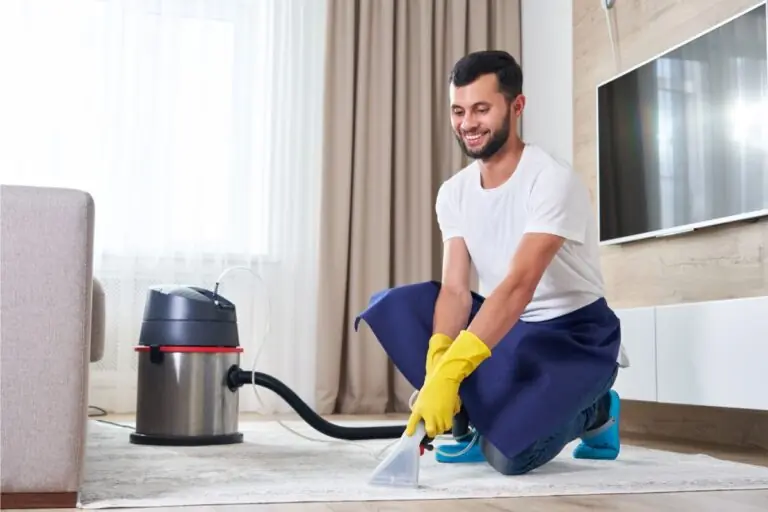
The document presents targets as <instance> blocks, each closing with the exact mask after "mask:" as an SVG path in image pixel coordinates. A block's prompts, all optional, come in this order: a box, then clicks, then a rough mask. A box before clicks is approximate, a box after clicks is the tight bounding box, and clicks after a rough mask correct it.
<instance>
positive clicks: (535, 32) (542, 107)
mask: <svg viewBox="0 0 768 512" xmlns="http://www.w3.org/2000/svg"><path fill="white" fill-rule="evenodd" d="M595 1H597V0H595ZM571 2H572V0H522V5H521V11H522V14H521V19H522V25H523V31H522V32H523V42H522V48H523V55H522V67H523V93H524V94H525V96H526V98H527V105H526V108H525V112H524V114H523V127H522V135H523V139H524V140H525V141H526V142H530V143H534V144H537V145H539V146H541V147H542V148H544V149H545V150H547V151H550V152H551V153H553V154H554V155H555V156H557V157H559V158H561V159H563V160H565V161H567V162H568V163H573V58H572V57H573V6H572V4H571Z"/></svg>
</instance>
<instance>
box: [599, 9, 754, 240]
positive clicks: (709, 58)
mask: <svg viewBox="0 0 768 512" xmlns="http://www.w3.org/2000/svg"><path fill="white" fill-rule="evenodd" d="M767 54H768V51H767V43H766V6H765V3H762V4H761V5H759V6H757V7H754V8H752V9H750V10H748V11H746V12H744V13H741V14H739V15H738V16H736V17H734V18H731V19H729V20H727V21H726V22H725V23H723V24H721V25H719V26H717V27H715V28H713V29H711V30H709V31H707V32H705V33H703V34H700V35H699V36H697V37H695V38H694V39H692V40H689V41H687V42H685V43H683V44H681V45H680V46H678V47H676V48H674V49H672V50H670V51H668V52H666V53H664V54H663V55H661V56H658V57H656V58H654V59H652V60H650V61H648V62H645V63H643V64H642V65H640V66H638V67H636V68H633V69H631V70H630V71H627V72H625V73H623V74H622V75H620V76H618V77H616V78H613V79H611V80H609V81H607V82H605V83H603V84H601V85H599V86H598V88H597V125H598V126H597V130H598V142H597V151H598V154H597V161H598V185H597V186H598V194H597V195H598V202H599V203H598V209H599V224H600V239H601V242H602V243H603V244H608V243H618V242H625V241H630V240H637V239H642V238H649V237H654V236H662V235H667V234H674V233H679V232H683V231H688V230H691V229H694V228H697V227H704V226H710V225H714V224H720V223H724V222H728V221H733V220H740V219H746V218H753V217H757V216H760V215H766V214H768V64H767V63H766V59H767V57H766V55H767Z"/></svg>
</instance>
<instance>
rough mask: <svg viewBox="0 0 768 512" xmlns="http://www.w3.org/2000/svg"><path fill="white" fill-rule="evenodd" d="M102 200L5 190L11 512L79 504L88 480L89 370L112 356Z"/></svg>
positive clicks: (0, 481) (3, 300)
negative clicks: (100, 267)
mask: <svg viewBox="0 0 768 512" xmlns="http://www.w3.org/2000/svg"><path fill="white" fill-rule="evenodd" d="M94 219H95V210H94V202H93V198H92V197H91V196H90V194H88V193H87V192H83V191H79V190H69V189H61V188H45V187H24V186H0V364H1V365H2V366H1V367H0V389H2V401H1V402H0V427H1V428H2V431H1V432H0V442H1V443H2V444H1V446H0V449H2V452H0V454H2V455H0V486H1V489H2V497H1V499H2V501H1V502H0V503H1V504H2V508H4V509H8V508H62V507H74V506H75V505H76V503H77V492H78V490H79V487H80V484H81V481H82V478H83V460H84V452H85V439H86V427H87V419H88V376H89V364H90V363H91V362H94V361H98V360H99V359H100V358H101V357H102V354H103V350H104V300H105V298H104V293H103V290H102V289H101V286H100V284H99V282H98V281H95V280H94V278H93V233H94V222H95V220H94Z"/></svg>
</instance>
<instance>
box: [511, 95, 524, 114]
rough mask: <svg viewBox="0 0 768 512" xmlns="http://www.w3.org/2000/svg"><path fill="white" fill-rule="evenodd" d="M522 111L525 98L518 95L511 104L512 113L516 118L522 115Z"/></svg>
mask: <svg viewBox="0 0 768 512" xmlns="http://www.w3.org/2000/svg"><path fill="white" fill-rule="evenodd" d="M523 110H525V96H523V95H522V94H520V95H518V97H517V98H515V101H514V102H513V103H512V111H513V112H514V114H515V115H516V116H517V117H520V116H521V115H522V114H523Z"/></svg>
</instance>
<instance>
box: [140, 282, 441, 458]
mask: <svg viewBox="0 0 768 512" xmlns="http://www.w3.org/2000/svg"><path fill="white" fill-rule="evenodd" d="M135 351H136V352H137V355H138V383H137V386H138V389H137V409H136V429H135V431H134V432H132V433H131V434H130V441H131V443H133V444H142V445H166V446H168V445H175V446H200V445H215V444H218V445H221V444H232V443H240V442H242V441H243V434H242V433H241V432H240V431H239V430H238V416H239V406H238V395H237V391H238V389H239V388H240V387H241V386H244V385H256V386H261V387H264V388H267V389H269V390H271V391H273V392H275V393H276V394H277V395H279V396H280V397H281V398H282V399H283V400H285V401H286V402H287V403H288V404H289V405H290V406H291V407H292V408H293V409H294V410H295V411H296V412H297V413H298V415H299V416H300V417H301V418H302V419H303V420H304V421H305V422H307V423H308V424H309V425H310V426H311V427H313V428H314V429H315V430H317V431H319V432H320V433H322V434H325V435H327V436H329V437H332V438H337V439H345V440H370V439H396V438H400V437H402V436H403V434H404V431H405V425H394V426H365V427H348V426H340V425H336V424H334V423H331V422H328V421H326V420H325V419H324V418H322V417H321V416H319V415H318V414H317V413H316V412H315V411H313V410H312V409H311V408H310V407H309V405H307V404H306V402H304V401H303V400H302V399H301V398H300V397H299V396H298V395H297V394H296V393H295V392H293V390H291V389H290V388H289V387H288V386H287V385H285V384H284V383H283V382H281V381H280V380H278V379H277V378H275V377H273V376H271V375H268V374H266V373H262V372H259V371H255V370H248V369H244V368H242V367H241V366H240V355H241V353H242V352H243V349H242V347H241V346H240V341H239V337H238V328H237V311H236V307H235V305H234V304H233V303H232V302H231V301H229V300H227V299H226V298H225V297H223V296H221V295H219V293H218V285H217V286H216V288H215V289H214V290H208V289H205V288H202V287H196V286H176V285H173V286H153V287H150V288H149V291H148V293H147V300H146V303H145V307H144V316H143V322H142V326H141V333H140V337H139V342H138V345H137V346H136V347H135ZM420 443H422V453H423V449H431V446H430V445H429V440H428V439H426V438H424V439H423V440H421V441H420Z"/></svg>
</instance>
